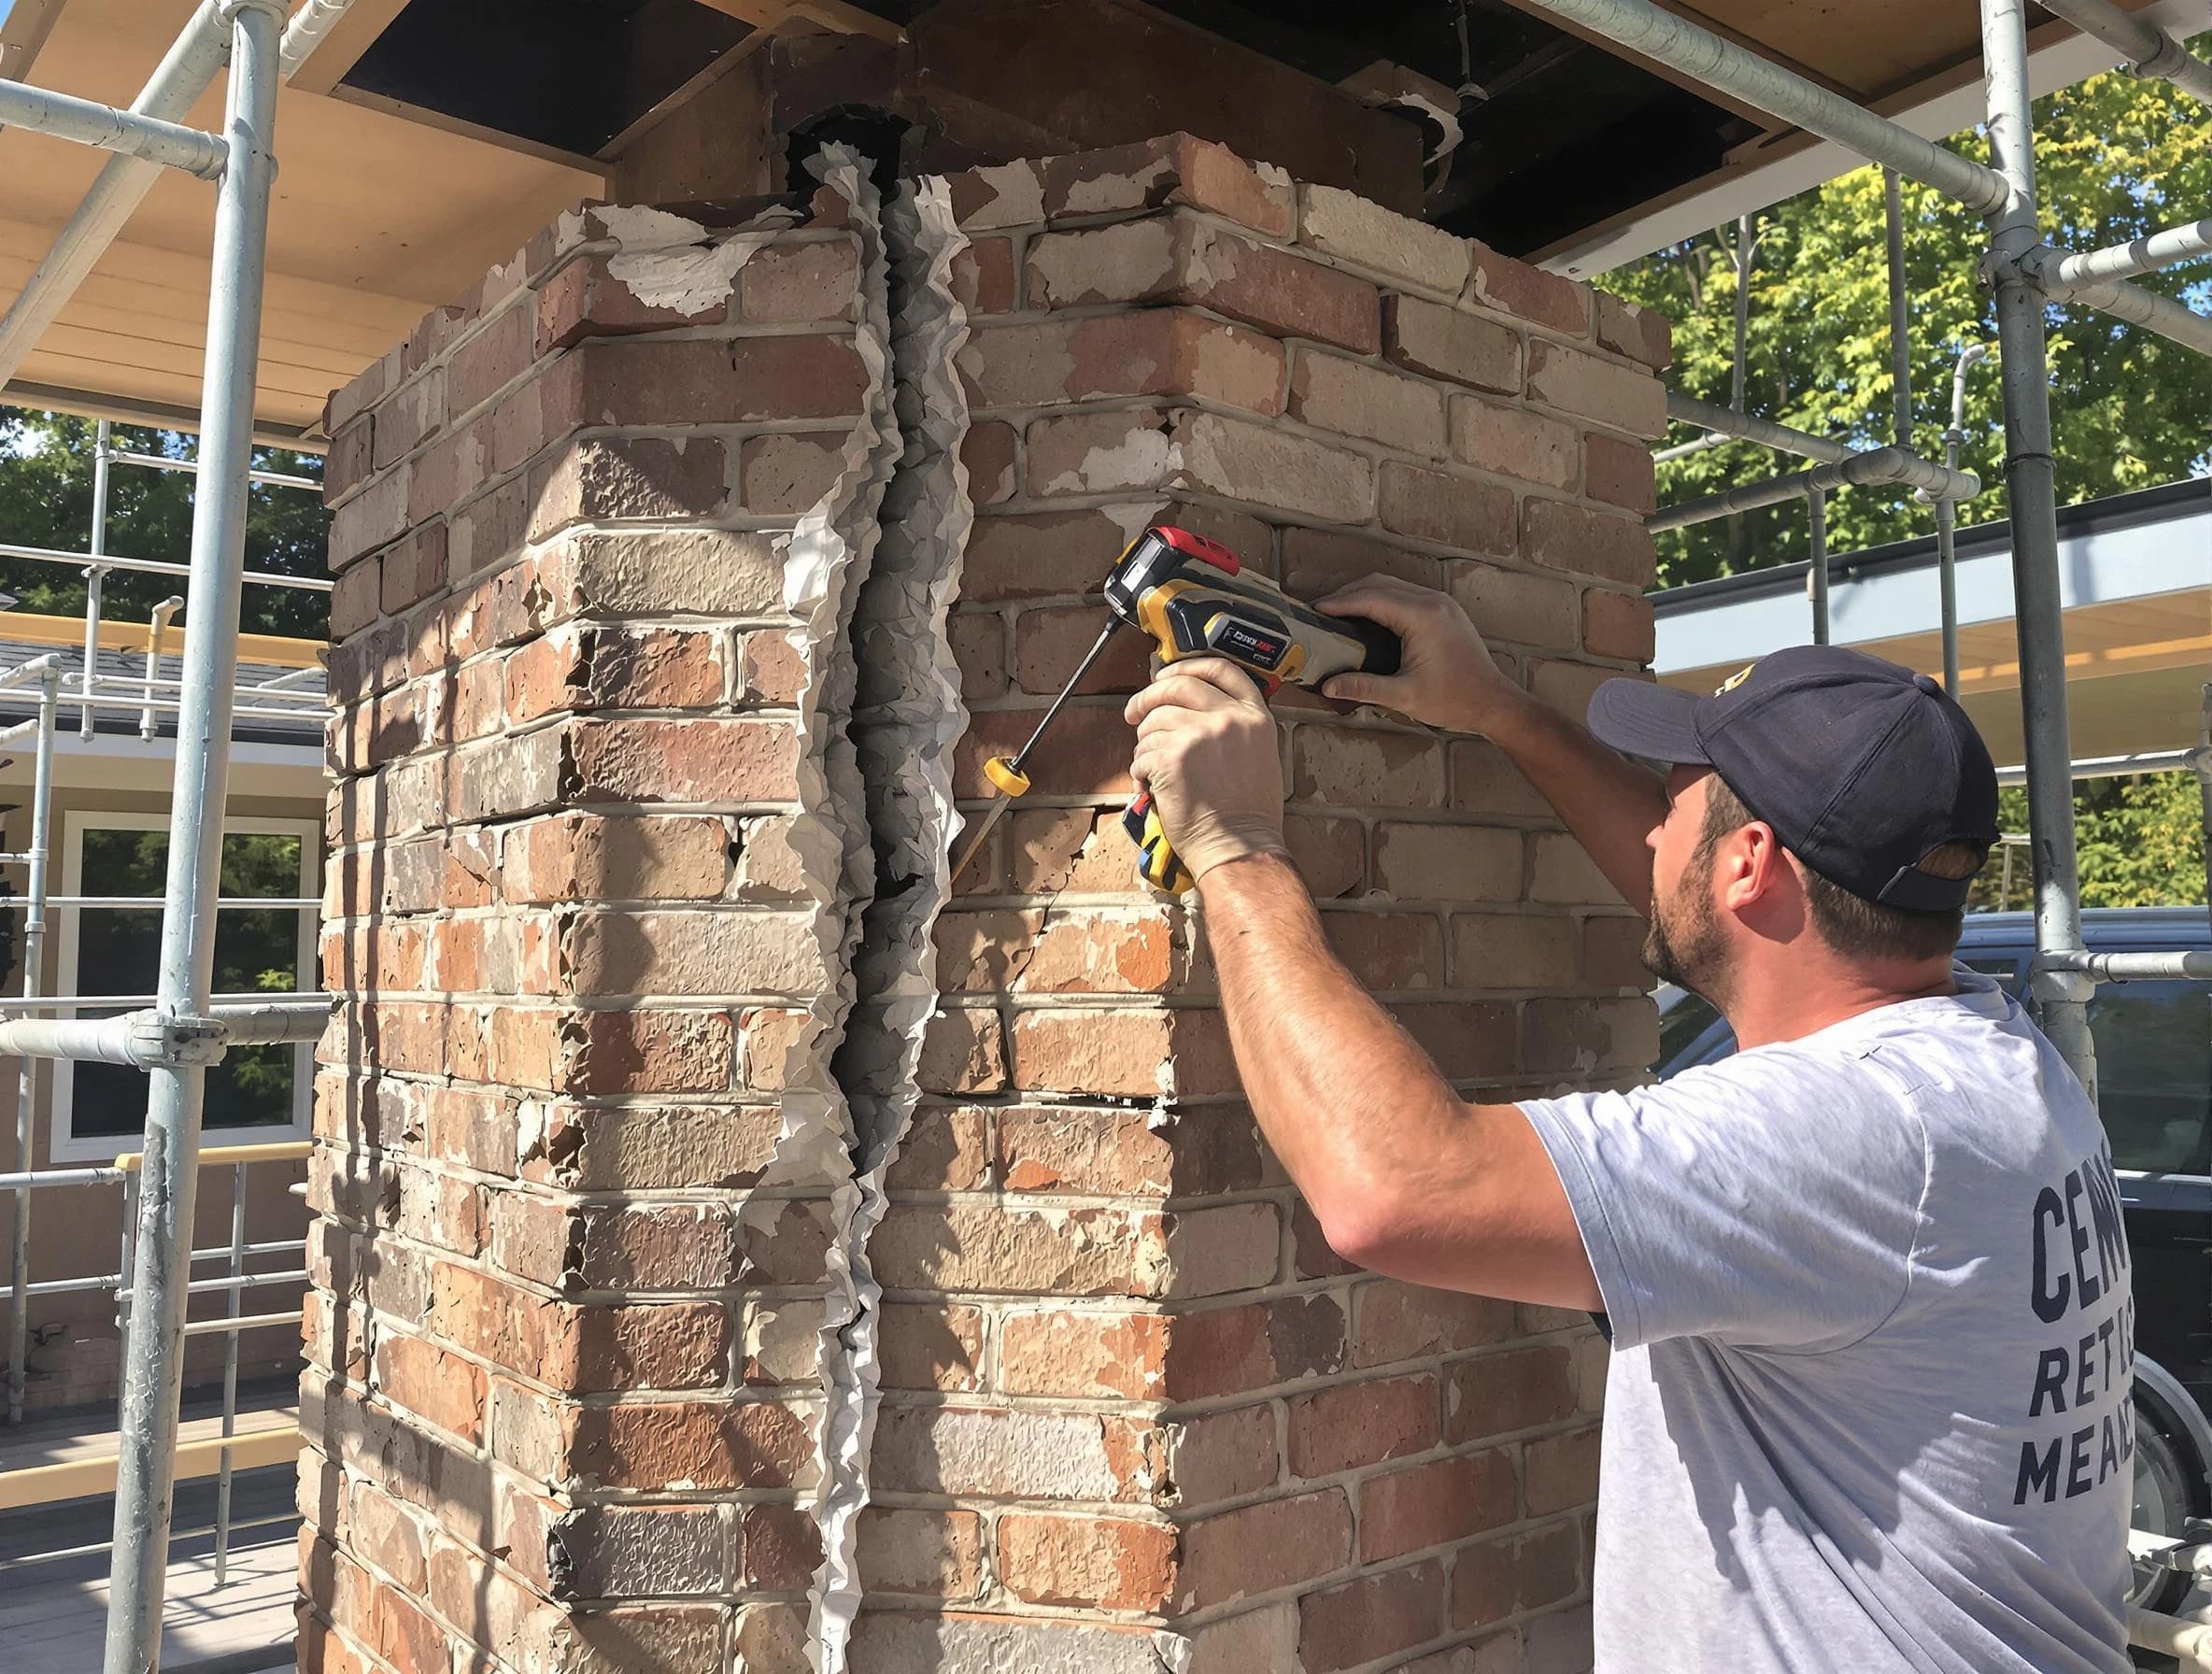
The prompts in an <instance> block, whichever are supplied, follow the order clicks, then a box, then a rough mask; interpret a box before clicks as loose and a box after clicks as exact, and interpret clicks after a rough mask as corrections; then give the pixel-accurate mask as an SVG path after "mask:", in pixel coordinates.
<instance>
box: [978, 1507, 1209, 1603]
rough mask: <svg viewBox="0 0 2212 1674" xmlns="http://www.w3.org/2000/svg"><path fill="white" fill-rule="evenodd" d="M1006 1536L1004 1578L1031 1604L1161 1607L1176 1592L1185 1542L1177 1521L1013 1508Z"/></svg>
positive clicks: (1002, 1542)
mask: <svg viewBox="0 0 2212 1674" xmlns="http://www.w3.org/2000/svg"><path fill="white" fill-rule="evenodd" d="M998 1537H999V1539H998V1557H999V1579H1000V1581H1001V1582H1004V1583H1005V1585H1006V1588H1007V1590H1008V1591H1009V1592H1011V1593H1013V1594H1014V1596H1016V1597H1017V1598H1022V1599H1026V1600H1027V1601H1028V1602H1029V1603H1031V1604H1052V1605H1076V1606H1088V1607H1091V1608H1094V1609H1100V1610H1159V1609H1161V1608H1163V1607H1164V1606H1165V1605H1166V1604H1167V1602H1168V1600H1169V1599H1170V1597H1171V1596H1172V1595H1173V1591H1174V1586H1175V1580H1176V1548H1177V1541H1176V1532H1175V1529H1174V1528H1173V1526H1172V1525H1169V1524H1165V1523H1140V1522H1137V1521H1135V1520H1133V1519H1129V1518H1118V1517H1092V1516H1073V1517H1052V1516H1035V1515H1030V1514H1028V1513H1022V1512H1013V1511H1010V1512H1008V1513H1007V1514H1006V1515H1005V1516H1003V1517H1001V1518H1000V1520H999V1527H998Z"/></svg>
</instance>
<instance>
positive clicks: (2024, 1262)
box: [1523, 968, 2134, 1674]
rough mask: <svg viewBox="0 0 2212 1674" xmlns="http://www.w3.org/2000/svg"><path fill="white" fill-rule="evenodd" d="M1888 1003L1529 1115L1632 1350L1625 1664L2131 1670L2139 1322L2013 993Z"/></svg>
mask: <svg viewBox="0 0 2212 1674" xmlns="http://www.w3.org/2000/svg"><path fill="white" fill-rule="evenodd" d="M1956 974H1957V981H1958V985H1959V986H1960V989H1961V992H1960V993H1959V994H1958V995H1957V996H1956V997H1955V998H1947V999H1937V1000H1907V1001H1903V1002H1901V1003H1899V1004H1896V1005H1890V1006H1884V1007H1881V1008H1880V1009H1879V1010H1877V1011H1872V1012H1867V1013H1865V1014H1861V1015H1859V1016H1857V1017H1853V1018H1850V1020H1849V1021H1847V1022H1843V1023H1839V1024H1836V1025H1835V1026H1834V1027H1832V1028H1829V1029H1822V1030H1821V1031H1820V1032H1819V1033H1817V1034H1813V1035H1808V1036H1807V1037H1806V1038H1804V1039H1803V1040H1798V1041H1791V1042H1788V1043H1783V1044H1780V1045H1772V1046H1761V1047H1758V1048H1756V1049H1754V1050H1752V1051H1748V1052H1743V1053H1739V1054H1737V1056H1736V1057H1731V1058H1728V1059H1726V1060H1724V1061H1723V1062H1721V1063H1719V1064H1716V1065H1713V1066H1711V1067H1709V1068H1699V1069H1693V1070H1687V1071H1683V1072H1682V1073H1681V1074H1680V1075H1678V1076H1676V1077H1675V1078H1674V1079H1673V1080H1671V1081H1668V1082H1666V1083H1665V1084H1664V1085H1658V1086H1652V1087H1644V1088H1640V1089H1638V1090H1636V1091H1633V1092H1625V1093H1587V1094H1579V1095H1576V1096H1574V1097H1570V1098H1563V1099H1532V1100H1530V1101H1528V1102H1527V1103H1526V1104H1524V1106H1523V1108H1524V1109H1525V1110H1526V1111H1527V1112H1528V1114H1529V1119H1530V1120H1531V1122H1532V1123H1533V1124H1534V1125H1535V1128H1536V1130H1537V1132H1538V1134H1539V1135H1541V1136H1542V1139H1543V1142H1544V1144H1545V1146H1546V1148H1547V1149H1548V1150H1549V1151H1550V1152H1551V1155H1552V1160H1553V1163H1554V1165H1555V1166H1556V1167H1557V1168H1558V1170H1559V1176H1560V1179H1561V1180H1562V1181H1563V1182H1564V1183H1565V1184H1566V1186H1567V1198H1568V1200H1569V1201H1570V1202H1571V1203H1572V1204H1573V1206H1574V1213H1575V1218H1576V1221H1577V1222H1578V1224H1579V1225H1580V1227H1581V1234H1582V1241H1583V1243H1584V1244H1585V1245H1586V1246H1587V1247H1588V1249H1589V1252H1590V1263H1591V1266H1592V1268H1593V1269H1594V1270H1595V1272H1596V1276H1597V1286H1598V1290H1599V1292H1600V1293H1601V1295H1602V1296H1603V1298H1604V1300H1605V1305H1606V1311H1607V1314H1608V1317H1609V1323H1610V1326H1611V1331H1612V1337H1613V1348H1614V1353H1613V1357H1612V1369H1611V1373H1610V1375H1609V1379H1608V1382H1607V1384H1606V1414H1605V1439H1604V1445H1603V1460H1602V1465H1601V1468H1600V1479H1599V1489H1598V1511H1597V1554H1596V1578H1595V1594H1596V1597H1595V1614H1596V1645H1597V1667H1598V1668H1599V1670H1600V1671H1601V1674H1610V1671H1613V1670H1628V1669H1635V1670H1638V1674H1668V1671H1670V1670H1680V1671H1681V1674H1705V1671H1709V1670H1713V1669H1722V1668H1725V1669H1727V1670H1729V1674H1765V1671H1767V1670H1793V1671H1796V1670H1815V1669H1818V1670H1829V1669H1848V1670H1850V1671H1851V1674H1889V1671H1891V1670H1900V1669H1913V1670H1927V1671H1935V1670H1943V1671H1946V1674H1949V1671H1952V1670H1972V1671H1973V1674H1995V1671H1998V1670H2019V1671H2022V1674H2025V1671H2029V1670H2032V1671H2033V1674H2092V1671H2093V1674H2106V1671H2109V1674H2124V1670H2126V1669H2127V1667H2129V1664H2128V1658H2127V1654H2126V1652H2125V1650H2124V1649H2123V1647H2124V1645H2125V1643H2126V1629H2125V1620H2124V1612H2123V1610H2122V1607H2121V1599H2122V1597H2123V1596H2124V1594H2125V1591H2126V1588H2127V1584H2128V1560H2127V1556H2126V1530H2127V1525H2128V1510H2129V1506H2130V1503H2131V1499H2132V1486H2131V1484H2132V1473H2133V1469H2134V1462H2133V1455H2134V1431H2133V1427H2132V1420H2133V1412H2132V1409H2131V1407H2130V1405H2129V1390H2130V1387H2131V1383H2132V1377H2131V1368H2132V1365H2133V1362H2134V1305H2133V1302H2132V1300H2131V1298H2130V1293H2129V1279H2128V1250H2127V1239H2126V1234H2125V1233H2124V1231H2123V1230H2122V1229H2121V1226H2120V1196H2119V1187H2118V1183H2117V1182H2116V1180H2115V1179H2114V1176H2113V1172H2112V1161H2111V1156H2110V1153H2109V1151H2108V1150H2107V1148H2106V1142H2105V1135H2104V1130H2103V1129H2102V1128H2101V1127H2100V1126H2099V1125H2098V1122H2097V1116H2096V1113H2095V1111H2094V1110H2093V1109H2091V1105H2090V1102H2089V1100H2088V1099H2087V1098H2086V1097H2084V1095H2083V1093H2082V1090H2081V1086H2080V1084H2079V1083H2078V1082H2077V1081H2076V1080H2075V1079H2074V1077H2073V1075H2072V1073H2071V1072H2070V1071H2068V1070H2067V1069H2066V1067H2065V1065H2064V1064H2063V1062H2062V1061H2061V1059H2060V1058H2059V1057H2058V1054H2057V1053H2056V1052H2055V1051H2054V1050H2053V1049H2052V1048H2051V1046H2050V1044H2049V1042H2047V1041H2045V1040H2044V1039H2043V1037H2042V1036H2041V1035H2040V1034H2039V1033H2037V1032H2036V1030H2035V1028H2034V1027H2033V1026H2032V1025H2031V1024H2030V1023H2029V1022H2028V1021H2027V1018H2026V1016H2025V1015H2024V1014H2023V1013H2022V1012H2021V1008H2020V1006H2019V1005H2017V1004H2016V1003H2014V1002H2013V1001H2012V1000H2009V999H2007V998H2006V996H2005V995H2004V994H2003V993H2002V992H2001V991H1999V990H1998V989H1997V987H1996V986H1995V985H1993V984H1992V983H1991V982H1990V981H1989V980H1988V979H1987V978H1985V977H1981V976H1978V975H1976V974H1975V973H1974V972H1970V971H1967V970H1964V968H1962V969H1960V970H1959V971H1958V972H1957V973H1956Z"/></svg>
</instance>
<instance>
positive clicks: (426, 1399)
mask: <svg viewBox="0 0 2212 1674" xmlns="http://www.w3.org/2000/svg"><path fill="white" fill-rule="evenodd" d="M376 1386H377V1388H378V1389H379V1390H380V1391H381V1392H382V1393H383V1394H384V1395H385V1397H386V1398H388V1399H390V1400H391V1401H393V1402H395V1403H397V1404H398V1405H400V1406H402V1407H404V1408H406V1409H407V1410H408V1411H409V1412H415V1413H418V1414H419V1415H420V1416H422V1417H423V1418H426V1419H428V1420H429V1421H430V1422H431V1423H432V1424H434V1425H436V1426H439V1427H440V1428H441V1429H444V1430H447V1431H449V1432H450V1433H452V1434H453V1435H456V1436H459V1437H460V1438H461V1440H464V1441H467V1442H470V1443H472V1444H474V1443H476V1442H479V1441H481V1440H483V1436H484V1373H483V1371H482V1370H481V1369H479V1368H477V1367H474V1366H471V1365H470V1364H469V1363H468V1362H467V1361H465V1360H461V1359H458V1358H456V1357H455V1356H454V1355H448V1354H447V1353H446V1352H445V1351H444V1350H442V1349H440V1348H439V1347H438V1346H437V1345H436V1344H435V1343H432V1342H430V1341H426V1340H425V1339H422V1338H419V1337H400V1336H390V1337H387V1338H385V1339H384V1340H383V1341H381V1342H379V1343H378V1344H377V1345H376Z"/></svg>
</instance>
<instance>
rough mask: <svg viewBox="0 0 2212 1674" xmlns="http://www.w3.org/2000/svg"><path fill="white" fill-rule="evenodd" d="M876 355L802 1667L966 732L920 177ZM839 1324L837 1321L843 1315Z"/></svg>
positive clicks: (856, 1422)
mask: <svg viewBox="0 0 2212 1674" xmlns="http://www.w3.org/2000/svg"><path fill="white" fill-rule="evenodd" d="M884 231H885V238H886V244H887V245H888V247H889V250H890V261H889V304H890V312H891V349H892V361H893V368H894V378H895V384H896V389H897V401H898V417H899V425H900V433H901V436H902V439H903V443H904V450H903V452H902V454H901V456H900V461H899V464H898V468H897V470H896V471H895V473H894V474H893V475H892V477H891V480H890V483H889V485H888V487H887V489H886V491H885V494H884V499H883V531H882V534H881V537H880V540H879V543H878V545H877V547H876V551H875V558H874V561H873V563H872V565H871V567H870V569H869V572H868V576H867V579H866V581H865V582H864V583H863V584H862V586H861V589H860V592H859V597H858V603H857V605H856V607H855V609H854V613H853V622H852V651H853V655H852V658H851V660H850V663H851V666H852V667H853V668H854V670H855V671H856V674H857V677H858V692H857V696H856V699H855V702H854V708H853V719H852V729H851V733H852V743H853V746H854V748H855V750H856V752H857V755H858V770H859V773H860V776H861V777H862V779H863V780H864V781H865V783H866V787H867V820H868V827H867V829H868V831H869V834H870V836H871V838H872V867H873V879H872V891H871V896H870V900H869V902H868V905H867V907H866V910H865V914H864V928H863V929H862V933H861V936H860V939H859V943H858V947H857V949H856V951H855V957H854V961H853V967H852V974H853V978H854V981H855V984H856V989H857V991H856V995H855V999H854V1002H853V1006H852V1010H851V1013H850V1016H849V1020H848V1023H847V1026H846V1029H845V1031H844V1040H843V1043H841V1045H840V1046H839V1048H838V1052H837V1056H836V1057H835V1060H834V1062H833V1063H832V1065H831V1073H832V1075H833V1076H834V1078H835V1079H836V1081H837V1083H838V1085H839V1086H840V1087H841V1088H842V1089H843V1091H844V1097H845V1099H847V1101H848V1102H849V1105H850V1109H851V1113H852V1122H853V1133H854V1145H853V1180H852V1185H851V1187H850V1189H849V1190H847V1191H841V1192H840V1194H839V1195H838V1199H837V1200H836V1205H835V1207H836V1211H837V1220H836V1226H837V1232H838V1237H837V1241H836V1242H835V1244H834V1246H833V1247H832V1249H831V1252H830V1263H831V1266H832V1269H833V1272H832V1288H831V1303H830V1309H831V1322H832V1323H833V1324H835V1325H836V1326H837V1327H838V1328H837V1329H836V1330H834V1331H826V1332H825V1335H824V1343H825V1353H826V1355H827V1356H828V1358H827V1359H826V1361H825V1366H824V1382H825V1383H826V1384H827V1386H828V1387H829V1388H830V1391H831V1392H832V1394H831V1400H830V1411H829V1414H828V1418H827V1420H826V1425H825V1432H826V1434H825V1446H826V1448H827V1450H828V1453H827V1456H826V1468H825V1470H824V1473H823V1489H822V1497H821V1501H820V1505H821V1518H822V1534H823V1549H824V1554H825V1557H824V1567H823V1572H822V1576H821V1581H820V1585H819V1588H818V1591H817V1593H816V1605H815V1621H814V1624H813V1632H814V1640H815V1644H814V1650H815V1655H816V1657H817V1662H816V1667H819V1668H820V1669H822V1670H823V1671H824V1674H832V1671H835V1670H842V1669H843V1668H844V1667H845V1666H846V1647H847V1642H848V1640H849V1638H850V1635H851V1632H852V1626H853V1622H854V1619H855V1618H856V1616H857V1615H858V1611H859V1608H860V1578H859V1575H858V1552H857V1540H858V1521H859V1515H860V1511H861V1508H862V1507H863V1506H865V1505H866V1503H867V1500H868V1458H869V1450H870V1446H871V1444H872V1440H873V1433H874V1429H875V1414H876V1406H877V1400H878V1358H877V1355H878V1342H877V1324H878V1319H879V1313H878V1309H877V1302H878V1298H879V1297H880V1294H881V1291H880V1286H879V1285H878V1284H877V1283H876V1280H875V1277H874V1274H873V1272H872V1269H871V1265H870V1262H869V1256H868V1241H869V1237H870V1234H871V1233H872V1232H873V1231H874V1229H875V1227H876V1226H877V1224H878V1223H879V1222H880V1221H881V1220H882V1218H883V1213H884V1209H885V1206H886V1199H885V1193H884V1175H885V1170H886V1169H887V1168H888V1167H889V1165H890V1162H891V1160H892V1158H893V1157H894V1156H896V1154H897V1152H898V1148H899V1144H900V1139H901V1138H902V1136H903V1135H904V1133H905V1131H906V1128H907V1124H908V1122H909V1121H910V1120H911V1119H912V1117H913V1114H914V1110H915V1103H916V1101H917V1099H919V1097H920V1087H919V1083H918V1080H917V1073H918V1070H919V1065H920V1059H921V1051H922V1033H923V1030H924V1029H925V1028H926V1027H927V1025H928V1023H929V1017H930V1015H931V1014H932V1013H933V1012H934V1011H935V1010H936V1007H937V983H936V976H935V969H934V967H935V956H934V950H933V946H932V932H933V930H934V928H935V925H936V921H937V915H938V913H939V911H940V910H941V909H942V908H943V904H944V902H945V901H946V900H947V898H948V897H949V896H950V894H951V892H952V891H951V878H950V875H949V867H948V864H947V858H946V857H947V848H948V844H949V843H950V840H951V838H952V835H953V832H954V830H955V826H956V823H957V816H956V815H955V813H954V811H953V784H952V776H953V751H954V746H955V745H956V744H957V741H958V739H959V737H960V734H961V733H962V732H963V731H965V730H966V727H967V720H968V712H967V710H966V708H965V707H964V706H963V705H962V703H961V702H960V691H959V674H958V670H957V665H956V664H955V662H954V660H953V654H952V644H951V640H950V639H949V637H948V635H947V632H946V615H947V612H948V609H949V607H950V604H951V600H952V595H953V592H954V589H956V587H957V584H958V579H959V568H960V560H961V556H962V554H963V553H964V552H965V550H966V547H967V541H968V532H969V527H970V525H971V522H972V520H973V508H972V506H971V504H970V501H969V496H968V483H967V473H966V471H965V470H964V469H963V467H962V465H961V463H960V459H959V447H960V442H961V439H962V438H963V437H964V436H965V434H966V433H967V429H968V403H967V397H966V394H965V392H964V391H963V390H962V389H961V386H960V381H959V376H958V375H957V372H956V371H955V370H954V356H955V355H956V354H957V352H958V350H959V348H960V347H961V345H962V344H963V343H964V342H965V341H966V339H967V334H968V327H967V314H966V310H965V309H963V308H962V307H961V305H960V304H959V303H958V301H957V299H956V297H955V296H954V294H953V281H952V263H953V259H954V258H955V257H956V256H957V254H958V253H959V252H960V251H961V250H962V249H964V248H966V247H967V242H968V241H967V239H966V238H965V237H964V236H963V235H962V234H960V232H959V231H958V229H957V226H956V225H955V224H954V220H953V213H952V205H951V199H950V196H949V194H948V192H947V191H946V189H945V185H944V182H943V180H941V179H936V178H924V179H922V180H919V181H917V182H915V183H913V184H912V185H911V186H909V187H907V188H906V189H904V190H902V191H901V192H900V194H899V195H898V196H897V197H896V198H894V199H893V200H892V202H891V203H890V204H888V205H887V206H886V209H885V214H884ZM841 1316H842V1317H841Z"/></svg>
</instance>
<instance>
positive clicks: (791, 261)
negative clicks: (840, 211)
mask: <svg viewBox="0 0 2212 1674" xmlns="http://www.w3.org/2000/svg"><path fill="white" fill-rule="evenodd" d="M859 282H860V252H859V248H858V245H857V244H856V243H855V242H854V241H853V239H852V238H851V237H850V236H847V237H844V238H829V239H810V240H804V241H801V240H796V239H795V240H792V241H790V242H787V243H781V242H779V243H775V244H771V245H769V246H767V247H766V248H763V249H758V250H755V251H754V252H753V254H752V256H751V257H750V258H749V259H748V260H747V261H746V262H745V264H744V267H743V268H742V269H740V270H739V273H738V277H737V295H738V305H739V308H740V311H741V312H742V313H743V314H744V318H745V319H749V320H759V321H762V322H779V321H780V322H791V321H797V320H804V319H848V318H850V317H851V315H852V312H853V307H854V305H855V303H856V302H857V301H858V296H859ZM827 340H828V339H825V341H827Z"/></svg>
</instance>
